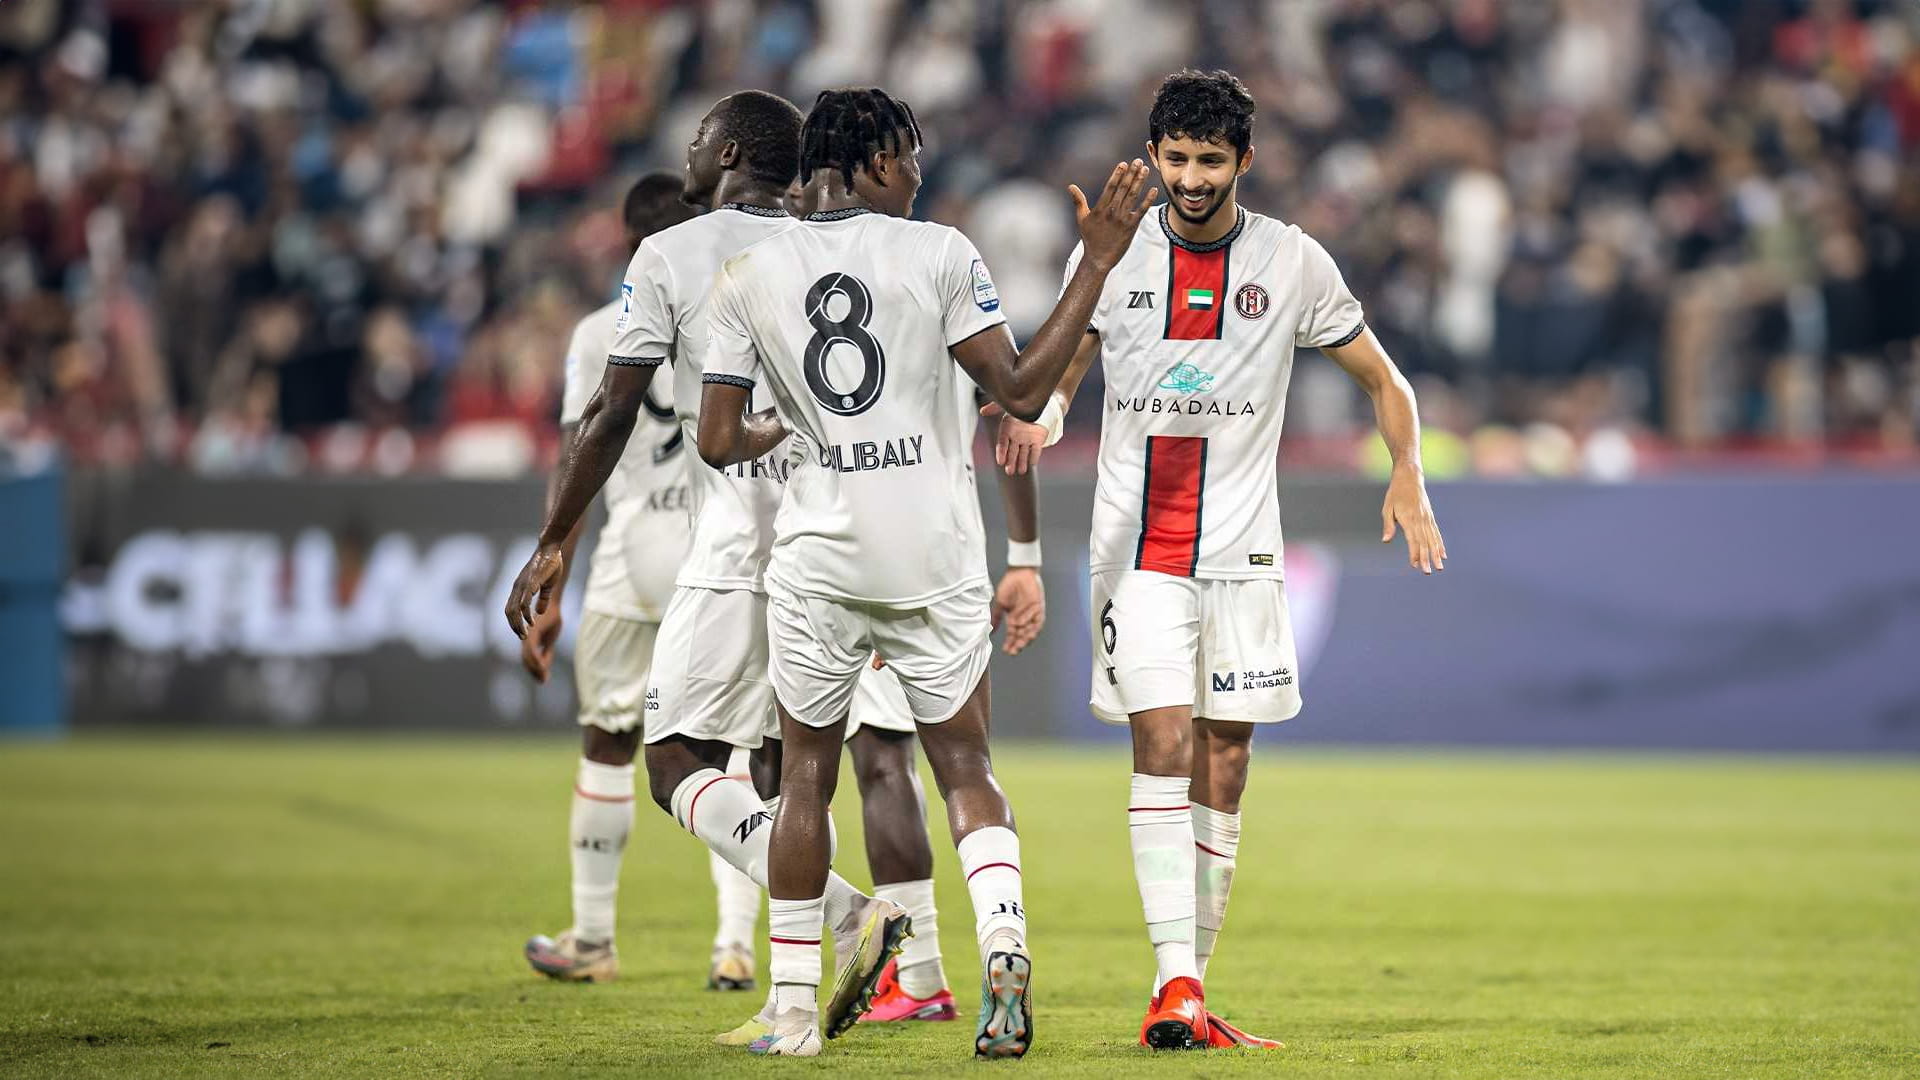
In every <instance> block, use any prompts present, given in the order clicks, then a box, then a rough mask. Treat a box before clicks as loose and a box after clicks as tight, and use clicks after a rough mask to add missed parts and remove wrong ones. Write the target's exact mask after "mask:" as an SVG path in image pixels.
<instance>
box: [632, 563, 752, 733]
mask: <svg viewBox="0 0 1920 1080" xmlns="http://www.w3.org/2000/svg"><path fill="white" fill-rule="evenodd" d="M674 735H680V736H684V737H686V738H689V739H710V740H714V741H717V742H723V743H728V744H730V745H733V746H737V747H741V748H743V749H747V750H752V749H755V748H757V747H758V746H759V745H760V743H761V741H762V740H764V739H767V738H778V737H779V735H780V721H779V717H778V715H777V714H776V713H775V712H774V709H773V686H772V684H771V683H769V682H768V681H767V598H766V595H765V594H764V593H756V592H754V591H753V590H751V589H696V588H688V587H681V588H677V589H675V590H673V599H672V600H669V601H668V602H667V613H666V615H665V616H663V617H662V618H661V620H660V641H659V644H658V645H656V646H655V648H654V656H653V684H652V685H651V686H650V687H649V688H648V689H647V721H646V735H645V738H646V741H647V742H649V743H657V742H659V741H661V740H662V739H666V738H669V737H671V736H674Z"/></svg>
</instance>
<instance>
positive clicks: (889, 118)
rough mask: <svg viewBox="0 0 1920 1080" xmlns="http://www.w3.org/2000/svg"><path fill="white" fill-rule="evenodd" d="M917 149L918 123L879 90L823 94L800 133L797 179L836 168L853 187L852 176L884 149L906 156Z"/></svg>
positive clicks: (906, 109) (904, 106) (902, 104)
mask: <svg viewBox="0 0 1920 1080" xmlns="http://www.w3.org/2000/svg"><path fill="white" fill-rule="evenodd" d="M919 147H920V124H919V123H918V122H917V121H915V120H914V118H913V110H912V109H911V108H909V107H908V106H907V103H906V102H904V101H901V100H900V99H899V98H896V97H894V96H893V95H892V94H889V93H887V92H886V91H885V90H882V89H880V88H879V87H877V86H868V87H861V88H857V89H849V90H822V91H820V96H819V97H817V98H815V99H814V100H813V111H812V112H810V113H808V114H807V122H806V126H804V127H802V128H801V129H800V179H801V181H802V182H805V181H806V179H807V178H808V177H810V176H812V175H813V174H814V172H815V171H816V170H819V169H836V170H838V171H839V173H840V175H841V177H842V178H843V179H845V180H846V182H847V186H848V187H852V186H853V174H854V171H855V170H857V169H862V168H865V167H866V166H867V163H868V162H870V161H872V160H873V155H875V154H877V153H879V152H880V151H882V150H891V151H893V152H894V153H896V154H897V153H904V152H905V151H908V150H917V149H919Z"/></svg>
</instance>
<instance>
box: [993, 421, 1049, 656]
mask: <svg viewBox="0 0 1920 1080" xmlns="http://www.w3.org/2000/svg"><path fill="white" fill-rule="evenodd" d="M1012 422H1015V423H1017V422H1018V421H1012ZM995 475H996V476H998V477H999V481H1000V507H1001V509H1002V510H1003V511H1004V512H1005V516H1006V521H1007V572H1006V573H1004V574H1002V575H1001V576H1000V584H999V586H998V587H996V588H995V589H994V591H993V625H994V628H995V629H998V628H999V627H1000V625H1001V624H1002V623H1005V625H1006V628H1007V636H1006V637H1005V638H1004V639H1003V640H1002V641H1001V643H1000V647H1001V648H1002V649H1004V650H1005V651H1006V654H1007V655H1008V656H1012V655H1014V654H1015V653H1018V652H1019V651H1020V650H1022V649H1024V648H1026V647H1027V646H1028V645H1031V644H1032V643H1033V639H1034V638H1035V637H1037V636H1039V634H1040V628H1041V627H1043V626H1045V625H1046V623H1047V590H1046V587H1045V586H1044V585H1043V584H1042V583H1041V580H1040V485H1039V483H1038V481H1037V479H1036V478H1035V476H1034V473H1033V472H1032V470H1026V471H1023V472H1021V473H1018V474H1008V473H996V474H995Z"/></svg>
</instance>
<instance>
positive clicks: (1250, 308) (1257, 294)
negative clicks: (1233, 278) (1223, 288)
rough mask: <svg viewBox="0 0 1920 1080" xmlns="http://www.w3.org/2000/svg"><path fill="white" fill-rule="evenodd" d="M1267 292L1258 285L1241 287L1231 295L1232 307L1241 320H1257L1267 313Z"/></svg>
mask: <svg viewBox="0 0 1920 1080" xmlns="http://www.w3.org/2000/svg"><path fill="white" fill-rule="evenodd" d="M1268 302H1269V301H1268V300H1267V290H1265V289H1263V288H1261V287H1260V286H1258V285H1252V284H1248V285H1242V286H1240V291H1239V292H1237V293H1234V294H1233V307H1234V310H1235V311H1238V312H1239V313H1240V317H1241V318H1243V319H1257V318H1259V317H1260V316H1262V315H1265V314H1266V313H1267V305H1268Z"/></svg>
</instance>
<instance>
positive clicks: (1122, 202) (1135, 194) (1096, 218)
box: [1067, 158, 1160, 270]
mask: <svg viewBox="0 0 1920 1080" xmlns="http://www.w3.org/2000/svg"><path fill="white" fill-rule="evenodd" d="M1142 191H1144V192H1146V194H1145V195H1142V194H1141V192H1142ZM1067 193H1068V194H1070V195H1072V196H1073V216H1074V218H1075V220H1077V221H1078V222H1079V225H1080V243H1081V246H1082V249H1083V251H1082V254H1081V258H1082V259H1085V260H1087V261H1089V262H1091V263H1093V265H1095V266H1098V267H1101V268H1103V269H1107V270H1111V269H1113V267H1114V266H1115V265H1116V264H1117V263H1119V261H1120V257H1121V256H1122V255H1125V254H1126V253H1127V246H1128V245H1130V244H1132V243H1133V234H1134V232H1135V231H1136V230H1137V229H1138V228H1139V227H1140V219H1141V218H1142V217H1144V216H1146V213H1147V207H1149V206H1151V205H1153V200H1154V199H1156V198H1158V197H1159V195H1160V189H1159V188H1149V187H1147V166H1146V165H1144V164H1142V163H1141V161H1140V159H1139V158H1134V159H1133V163H1132V164H1127V163H1125V162H1122V163H1121V164H1119V165H1115V166H1114V167H1113V174H1112V175H1111V176H1108V177H1107V186H1106V188H1105V189H1104V190H1102V191H1101V192H1100V201H1099V202H1096V203H1094V204H1093V205H1092V206H1088V205H1087V196H1086V194H1085V193H1083V192H1082V191H1081V190H1080V188H1079V186H1078V185H1075V184H1068V185H1067Z"/></svg>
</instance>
